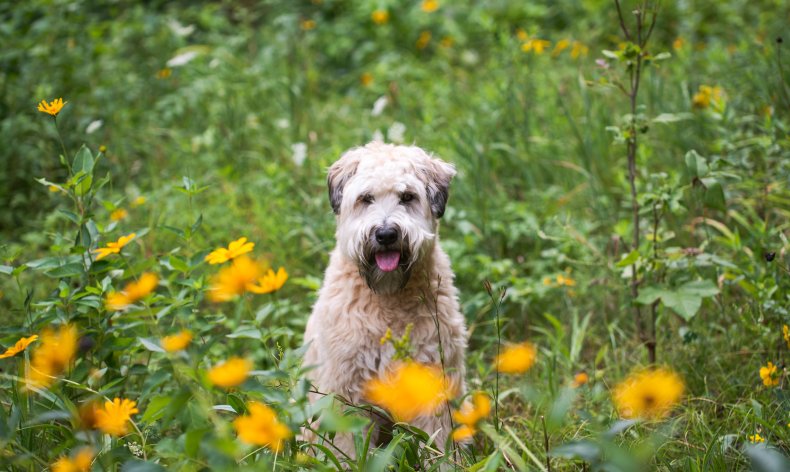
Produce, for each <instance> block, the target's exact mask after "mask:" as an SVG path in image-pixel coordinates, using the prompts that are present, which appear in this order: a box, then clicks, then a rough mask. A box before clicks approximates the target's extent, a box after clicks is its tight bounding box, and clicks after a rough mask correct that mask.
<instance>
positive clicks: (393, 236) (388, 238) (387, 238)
mask: <svg viewBox="0 0 790 472" xmlns="http://www.w3.org/2000/svg"><path fill="white" fill-rule="evenodd" d="M397 241H398V230H397V229H395V228H393V227H392V226H385V227H383V228H379V229H377V230H376V242H377V243H379V244H381V245H382V246H386V245H388V244H394V243H395V242H397Z"/></svg>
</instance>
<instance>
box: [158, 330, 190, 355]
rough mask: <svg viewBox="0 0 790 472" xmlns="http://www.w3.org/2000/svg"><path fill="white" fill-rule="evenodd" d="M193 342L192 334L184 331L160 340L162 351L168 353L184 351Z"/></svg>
mask: <svg viewBox="0 0 790 472" xmlns="http://www.w3.org/2000/svg"><path fill="white" fill-rule="evenodd" d="M191 342H192V333H191V332H189V331H188V330H186V329H185V330H183V331H181V332H180V333H178V334H174V335H172V336H165V337H164V338H162V339H160V340H159V343H160V344H161V345H162V349H164V350H165V351H167V352H176V351H183V350H184V349H186V348H187V346H189V343H191Z"/></svg>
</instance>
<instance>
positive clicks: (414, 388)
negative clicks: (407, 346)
mask: <svg viewBox="0 0 790 472" xmlns="http://www.w3.org/2000/svg"><path fill="white" fill-rule="evenodd" d="M455 391H456V388H455V386H454V385H452V384H451V383H450V382H449V381H448V380H447V379H446V378H445V376H444V374H443V372H442V370H441V369H440V368H438V367H436V366H428V365H423V364H418V363H416V362H411V361H409V362H405V363H398V364H396V365H394V366H393V367H392V368H391V369H390V370H389V371H388V372H387V373H386V374H384V375H382V376H381V377H379V378H377V379H371V380H369V381H368V382H367V383H366V384H365V387H364V393H363V395H364V398H366V399H367V400H368V401H369V402H371V403H373V404H376V405H378V406H380V407H382V408H384V409H385V410H387V411H389V412H390V414H391V415H392V417H393V418H395V420H396V421H411V420H413V419H415V418H417V417H418V416H426V415H432V414H434V413H435V412H436V411H437V410H438V409H439V408H440V407H441V406H442V404H444V402H445V401H447V400H449V399H451V398H452V397H454V396H455Z"/></svg>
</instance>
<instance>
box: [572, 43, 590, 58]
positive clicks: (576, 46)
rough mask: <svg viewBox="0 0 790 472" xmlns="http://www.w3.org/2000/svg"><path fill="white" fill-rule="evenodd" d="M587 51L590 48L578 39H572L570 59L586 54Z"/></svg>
mask: <svg viewBox="0 0 790 472" xmlns="http://www.w3.org/2000/svg"><path fill="white" fill-rule="evenodd" d="M589 52H590V48H588V47H587V46H585V45H584V44H583V43H581V42H579V41H574V42H573V47H571V59H578V58H579V57H582V56H587V54H588V53H589Z"/></svg>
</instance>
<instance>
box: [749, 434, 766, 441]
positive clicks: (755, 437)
mask: <svg viewBox="0 0 790 472" xmlns="http://www.w3.org/2000/svg"><path fill="white" fill-rule="evenodd" d="M749 442H752V443H761V442H765V438H764V437H762V436H760V433H754V434H750V435H749Z"/></svg>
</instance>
